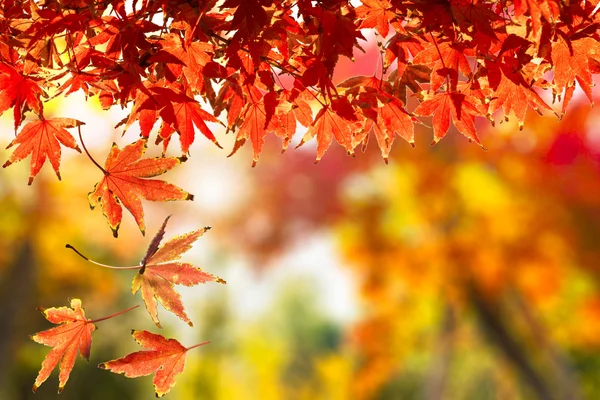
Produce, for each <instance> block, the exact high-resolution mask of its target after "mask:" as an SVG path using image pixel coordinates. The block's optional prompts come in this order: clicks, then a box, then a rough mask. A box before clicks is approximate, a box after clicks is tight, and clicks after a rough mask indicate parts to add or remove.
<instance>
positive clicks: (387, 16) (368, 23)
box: [356, 0, 397, 38]
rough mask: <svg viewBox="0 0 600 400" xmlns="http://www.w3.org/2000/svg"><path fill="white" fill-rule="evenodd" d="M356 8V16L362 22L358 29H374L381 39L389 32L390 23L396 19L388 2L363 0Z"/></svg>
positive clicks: (387, 0) (383, 0)
mask: <svg viewBox="0 0 600 400" xmlns="http://www.w3.org/2000/svg"><path fill="white" fill-rule="evenodd" d="M362 3H363V4H362V5H361V6H359V7H357V8H356V16H357V17H358V18H360V19H362V20H363V21H362V22H361V24H360V29H365V28H375V29H376V30H377V32H379V34H380V35H381V36H382V37H384V38H385V37H386V36H387V35H388V33H389V32H390V21H392V20H394V19H396V18H397V15H396V13H395V12H394V10H393V8H392V5H391V4H390V2H389V0H363V1H362Z"/></svg>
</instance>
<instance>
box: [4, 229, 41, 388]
mask: <svg viewBox="0 0 600 400" xmlns="http://www.w3.org/2000/svg"><path fill="white" fill-rule="evenodd" d="M29 233H31V231H29ZM17 251H18V254H17V256H16V257H15V259H14V261H13V263H12V265H9V266H8V268H7V271H6V274H5V275H4V276H3V278H2V279H1V280H0V304H1V305H2V307H0V321H1V323H2V329H0V398H2V399H8V398H11V396H10V394H9V393H6V392H5V391H7V390H8V388H9V387H10V386H11V385H9V383H10V379H11V375H12V373H11V372H12V371H13V369H14V368H13V367H14V361H13V360H14V358H15V353H16V349H18V348H19V347H20V346H17V345H16V342H21V341H25V340H28V337H27V332H28V329H27V328H28V327H27V326H24V324H26V321H27V318H23V315H26V313H29V312H31V311H32V310H34V309H35V307H36V305H35V302H36V299H37V297H38V296H37V293H32V292H35V291H36V285H35V270H36V260H35V257H34V252H33V246H32V243H31V235H28V237H26V238H25V241H23V242H22V245H21V246H20V248H19V249H17ZM29 333H31V332H29ZM32 384H33V378H32Z"/></svg>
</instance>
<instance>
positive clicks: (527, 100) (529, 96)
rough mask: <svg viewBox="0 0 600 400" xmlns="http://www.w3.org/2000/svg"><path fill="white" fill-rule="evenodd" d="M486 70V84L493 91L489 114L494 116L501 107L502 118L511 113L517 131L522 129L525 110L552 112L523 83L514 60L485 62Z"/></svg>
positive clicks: (525, 83)
mask: <svg viewBox="0 0 600 400" xmlns="http://www.w3.org/2000/svg"><path fill="white" fill-rule="evenodd" d="M485 65H486V67H487V69H488V82H489V86H490V88H491V89H492V90H494V98H493V99H492V101H491V102H490V108H489V112H490V114H494V113H495V112H496V111H497V110H499V109H500V107H502V108H503V109H504V116H505V118H508V115H509V114H510V112H511V111H512V112H513V113H514V114H515V116H516V118H517V122H518V124H519V129H523V123H524V121H525V115H526V114H527V110H528V109H529V108H532V109H533V110H535V111H536V112H538V113H541V109H546V110H552V109H551V108H550V106H549V105H548V104H546V102H545V101H544V100H542V98H541V97H540V95H539V94H537V93H536V92H535V90H534V88H533V87H532V86H531V85H530V84H528V83H527V82H526V81H525V78H524V77H523V75H521V72H520V70H519V69H517V66H518V64H517V62H516V60H515V59H511V58H503V61H502V62H491V61H489V62H486V63H485Z"/></svg>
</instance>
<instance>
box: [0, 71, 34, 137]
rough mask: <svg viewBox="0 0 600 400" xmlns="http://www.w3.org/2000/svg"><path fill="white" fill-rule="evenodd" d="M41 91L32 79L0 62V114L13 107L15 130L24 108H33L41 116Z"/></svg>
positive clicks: (21, 118) (19, 123)
mask: <svg viewBox="0 0 600 400" xmlns="http://www.w3.org/2000/svg"><path fill="white" fill-rule="evenodd" d="M42 93H43V90H42V88H41V87H40V86H39V85H38V84H37V82H35V81H34V80H33V79H30V78H28V77H27V76H25V75H23V74H21V73H20V72H19V71H17V70H16V69H15V68H14V67H12V66H10V65H7V64H5V63H3V62H0V115H2V113H3V112H4V111H6V110H8V109H9V108H10V107H14V119H15V131H16V130H17V128H18V127H19V125H21V122H23V114H24V113H25V111H26V110H28V109H29V110H33V111H35V112H36V113H37V114H38V115H39V116H42V114H43V106H42V101H41V100H40V96H41V95H42Z"/></svg>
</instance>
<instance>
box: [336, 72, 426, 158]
mask: <svg viewBox="0 0 600 400" xmlns="http://www.w3.org/2000/svg"><path fill="white" fill-rule="evenodd" d="M338 86H339V87H341V88H348V91H347V93H349V94H352V96H354V99H353V102H354V103H356V104H357V105H358V106H360V107H362V109H363V114H364V115H365V116H366V117H367V118H369V121H367V122H366V123H365V127H364V131H363V133H364V134H365V137H364V138H359V139H360V141H365V140H367V139H368V137H367V136H366V135H368V134H369V132H370V131H371V130H373V133H374V134H375V137H376V139H377V143H378V145H379V148H380V149H381V154H382V156H383V159H384V160H385V161H386V163H387V159H388V156H389V153H390V150H391V146H392V143H393V142H394V138H395V135H396V133H397V134H398V135H400V136H401V137H402V138H403V139H405V140H406V141H407V142H408V143H409V144H410V145H411V146H413V147H414V142H415V140H414V125H413V121H412V118H411V116H410V115H409V114H408V113H407V112H406V110H405V109H404V106H403V104H402V102H401V101H400V100H399V99H398V98H396V97H394V96H392V95H391V94H390V93H391V92H392V85H391V84H390V83H388V82H384V81H382V80H380V79H378V78H376V77H374V76H370V77H369V76H355V77H353V78H350V79H347V80H345V81H344V82H342V83H340V84H339V85H338Z"/></svg>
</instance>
